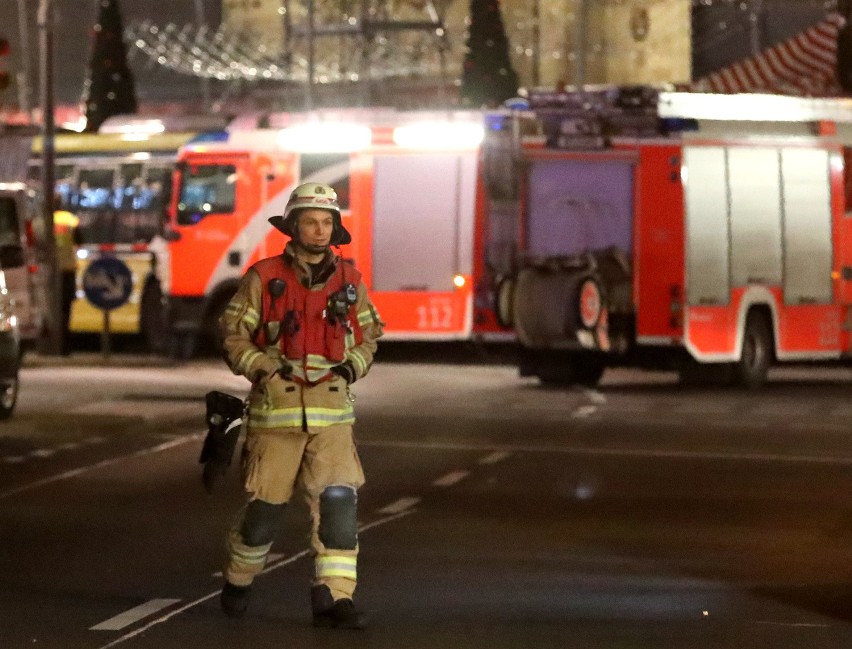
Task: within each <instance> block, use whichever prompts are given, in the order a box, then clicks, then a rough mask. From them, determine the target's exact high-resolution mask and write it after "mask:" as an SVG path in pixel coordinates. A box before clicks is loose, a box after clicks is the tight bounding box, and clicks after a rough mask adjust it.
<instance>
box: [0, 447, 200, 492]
mask: <svg viewBox="0 0 852 649" xmlns="http://www.w3.org/2000/svg"><path fill="white" fill-rule="evenodd" d="M205 435H206V433H194V434H192V435H187V436H186V437H179V438H177V439H173V440H171V441H168V442H164V443H163V444H158V445H157V446H152V447H151V448H144V449H142V450H141V451H136V452H135V453H131V454H129V455H121V456H119V457H114V458H109V459H107V460H101V461H100V462H96V463H95V464H89V465H87V466H81V467H79V468H77V469H71V470H70V471H65V472H64V473H58V474H56V475H53V476H49V477H47V478H43V479H41V480H36V481H35V482H30V483H29V484H24V485H21V486H20V487H14V488H13V489H9V490H7V491H0V500H5V499H6V498H10V497H11V496H17V495H18V494H19V493H23V492H25V491H32V490H33V489H38V488H39V487H44V486H45V485H49V484H53V483H54V482H61V481H62V480H68V479H70V478H76V477H77V476H79V475H83V474H84V473H89V472H90V471H95V470H97V469H103V468H105V467H108V466H113V465H115V464H121V463H122V462H124V461H126V460H135V459H137V458H140V457H145V456H146V455H154V454H155V453H161V452H162V451H168V450H169V449H172V448H175V447H176V446H182V445H184V444H188V443H189V442H195V441H196V440H199V439H203V438H204V436H205Z"/></svg>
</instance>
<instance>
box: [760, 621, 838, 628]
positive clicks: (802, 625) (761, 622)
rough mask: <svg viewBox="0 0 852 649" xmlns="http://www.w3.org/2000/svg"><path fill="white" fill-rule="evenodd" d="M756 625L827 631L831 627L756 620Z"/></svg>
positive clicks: (806, 623) (808, 623) (818, 624)
mask: <svg viewBox="0 0 852 649" xmlns="http://www.w3.org/2000/svg"><path fill="white" fill-rule="evenodd" d="M755 624H764V625H766V626H794V627H805V628H813V629H827V628H829V627H830V626H831V625H830V624H824V623H818V622H771V621H769V620H755Z"/></svg>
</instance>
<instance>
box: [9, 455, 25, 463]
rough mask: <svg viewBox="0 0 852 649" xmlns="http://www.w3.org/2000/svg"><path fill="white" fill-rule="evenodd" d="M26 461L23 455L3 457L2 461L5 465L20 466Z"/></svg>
mask: <svg viewBox="0 0 852 649" xmlns="http://www.w3.org/2000/svg"><path fill="white" fill-rule="evenodd" d="M26 459H27V458H25V457H24V456H23V455H9V456H7V457H4V458H3V461H4V462H6V463H7V464H20V463H21V462H23V461H25V460H26Z"/></svg>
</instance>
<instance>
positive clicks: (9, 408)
mask: <svg viewBox="0 0 852 649" xmlns="http://www.w3.org/2000/svg"><path fill="white" fill-rule="evenodd" d="M18 385H19V378H18V368H15V376H13V377H11V378H8V379H3V380H2V381H0V420H2V419H8V418H9V417H11V416H12V412H13V411H14V410H15V404H16V403H17V402H18Z"/></svg>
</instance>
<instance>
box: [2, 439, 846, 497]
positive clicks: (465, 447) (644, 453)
mask: <svg viewBox="0 0 852 649" xmlns="http://www.w3.org/2000/svg"><path fill="white" fill-rule="evenodd" d="M358 445H359V446H365V447H366V446H374V447H377V448H406V449H418V450H431V451H484V450H488V449H494V448H495V445H494V444H460V443H457V442H403V441H399V440H365V439H359V440H358ZM496 448H497V449H500V450H503V451H506V452H511V453H546V454H553V455H579V456H583V457H590V456H595V455H599V456H601V457H638V458H645V459H667V460H714V461H715V460H719V461H726V462H767V463H780V464H816V465H826V466H852V457H820V456H818V455H781V454H777V453H721V452H707V451H677V450H665V449H645V448H603V447H594V446H592V447H579V446H564V445H561V444H560V445H549V444H539V445H533V444H500V445H498V446H497V447H496ZM2 497H3V494H0V498H2Z"/></svg>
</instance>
